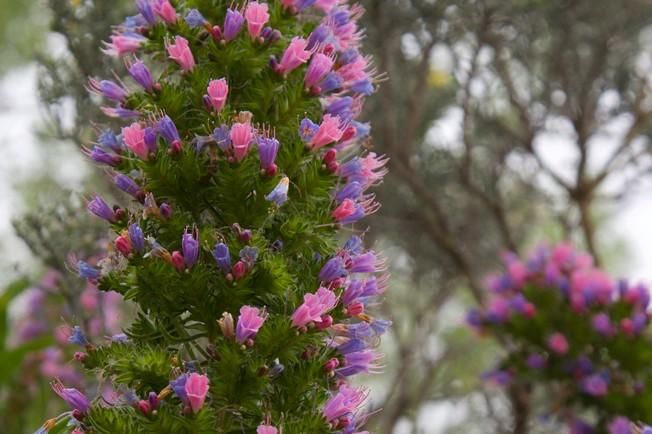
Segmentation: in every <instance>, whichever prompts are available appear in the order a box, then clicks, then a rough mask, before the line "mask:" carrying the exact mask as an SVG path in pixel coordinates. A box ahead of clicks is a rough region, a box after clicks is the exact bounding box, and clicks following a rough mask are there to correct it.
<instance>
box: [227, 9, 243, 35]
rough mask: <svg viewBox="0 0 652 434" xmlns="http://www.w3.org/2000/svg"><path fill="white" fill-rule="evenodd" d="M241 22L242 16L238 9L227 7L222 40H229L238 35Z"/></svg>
mask: <svg viewBox="0 0 652 434" xmlns="http://www.w3.org/2000/svg"><path fill="white" fill-rule="evenodd" d="M243 24H244V17H243V16H242V14H241V13H240V11H238V10H233V9H231V8H229V9H228V10H227V11H226V18H225V19H224V33H223V36H224V40H226V41H230V40H232V39H233V38H235V37H236V36H238V33H240V30H242V25H243Z"/></svg>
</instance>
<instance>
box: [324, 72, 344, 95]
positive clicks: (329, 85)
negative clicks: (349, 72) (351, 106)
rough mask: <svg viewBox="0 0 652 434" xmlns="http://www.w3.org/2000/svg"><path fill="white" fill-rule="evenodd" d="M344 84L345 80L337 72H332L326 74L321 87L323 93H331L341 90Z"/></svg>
mask: <svg viewBox="0 0 652 434" xmlns="http://www.w3.org/2000/svg"><path fill="white" fill-rule="evenodd" d="M343 84H344V79H343V78H342V77H341V76H340V75H339V74H338V73H337V72H334V71H331V72H329V73H328V74H326V77H324V79H323V80H322V82H321V84H320V86H319V87H321V90H322V92H323V93H329V92H334V91H336V90H339V89H341V88H342V85H343Z"/></svg>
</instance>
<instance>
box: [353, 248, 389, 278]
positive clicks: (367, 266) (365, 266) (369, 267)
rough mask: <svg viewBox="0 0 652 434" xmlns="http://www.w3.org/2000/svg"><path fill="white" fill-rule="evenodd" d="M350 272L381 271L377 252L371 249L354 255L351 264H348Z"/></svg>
mask: <svg viewBox="0 0 652 434" xmlns="http://www.w3.org/2000/svg"><path fill="white" fill-rule="evenodd" d="M347 269H348V270H349V272H350V273H375V272H377V271H381V264H380V263H379V261H378V257H377V256H376V252H374V251H372V250H370V251H368V252H366V253H363V254H361V255H357V256H352V257H351V264H350V265H349V266H347Z"/></svg>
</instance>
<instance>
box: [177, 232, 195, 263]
mask: <svg viewBox="0 0 652 434" xmlns="http://www.w3.org/2000/svg"><path fill="white" fill-rule="evenodd" d="M181 250H182V251H183V260H184V262H185V263H186V267H188V268H191V267H192V266H193V265H195V263H196V262H197V259H199V241H197V238H196V237H195V236H194V235H193V234H183V237H182V239H181Z"/></svg>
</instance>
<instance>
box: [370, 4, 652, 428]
mask: <svg viewBox="0 0 652 434" xmlns="http://www.w3.org/2000/svg"><path fill="white" fill-rule="evenodd" d="M365 6H366V8H367V14H366V20H367V27H368V29H369V30H368V32H367V35H368V38H367V43H368V45H369V47H370V48H371V50H372V52H373V53H374V54H375V56H376V62H377V65H378V68H379V69H380V70H382V71H386V72H387V74H388V80H387V81H386V82H384V83H382V85H381V86H380V90H379V96H380V98H378V99H377V100H376V101H372V102H371V104H369V105H368V110H369V113H370V117H371V119H372V120H373V121H374V124H375V125H376V126H377V128H378V129H380V132H379V134H378V140H377V141H376V142H375V146H376V149H377V150H379V151H380V152H386V153H388V154H389V155H390V157H391V162H390V166H391V171H390V173H391V176H390V178H389V179H388V181H387V182H386V183H385V184H384V186H383V189H382V191H381V195H380V196H381V198H382V200H383V202H384V203H385V208H386V211H385V212H384V213H383V215H382V216H381V217H378V219H377V220H378V221H376V222H374V229H375V232H374V234H375V236H376V237H377V238H378V239H379V241H381V242H383V243H387V244H390V245H392V246H396V248H397V249H399V250H400V251H401V252H403V253H404V257H403V258H401V260H400V263H399V264H394V267H395V268H394V269H395V270H397V272H395V275H396V274H401V275H402V276H405V275H410V277H411V279H410V280H409V281H408V282H406V284H405V285H404V288H405V291H404V292H402V293H400V294H394V295H390V299H389V303H388V305H387V309H388V310H391V311H393V312H397V316H396V317H395V322H396V328H395V330H396V333H398V334H399V335H398V336H397V337H396V339H395V340H394V341H392V342H394V343H395V345H396V351H395V352H393V353H392V354H393V355H394V356H393V358H392V359H390V360H388V361H387V365H388V366H394V368H392V369H391V371H390V373H394V374H395V377H394V378H395V381H394V383H393V384H395V385H396V387H394V388H392V389H391V391H390V392H389V393H388V394H387V396H386V397H385V399H384V400H383V399H382V398H381V401H380V402H379V403H378V405H379V406H382V407H384V408H385V411H384V412H383V413H382V414H381V415H380V416H379V418H380V419H379V422H378V428H377V431H378V432H387V433H389V432H391V430H392V429H393V427H394V426H395V425H396V423H397V422H398V421H399V420H401V419H402V418H403V419H407V420H413V421H414V420H416V418H417V416H418V411H419V409H420V408H422V406H423V405H424V403H428V402H433V401H434V402H436V401H438V399H439V397H440V396H441V395H440V393H439V387H437V386H432V385H430V384H428V381H426V382H422V381H420V380H421V379H423V378H426V379H429V380H430V379H432V380H433V381H434V380H435V379H438V378H439V382H441V377H439V376H441V375H443V374H442V373H443V372H446V367H447V366H460V365H459V359H458V360H456V359H455V355H456V354H458V355H459V354H461V355H462V356H461V357H460V359H461V360H465V359H466V360H468V358H465V357H464V355H465V354H467V352H466V351H465V350H467V349H468V345H469V341H468V340H466V339H460V335H459V334H460V333H462V332H460V331H453V332H450V331H449V333H452V336H453V337H454V339H447V340H446V339H445V337H446V336H447V334H446V333H441V332H440V331H439V328H440V327H441V322H440V321H438V320H437V318H438V315H439V314H440V312H442V311H441V309H442V307H443V306H450V305H451V304H453V305H454V304H455V303H459V302H460V301H461V302H465V301H468V300H469V299H472V300H473V302H474V303H479V304H482V303H483V302H484V299H485V296H484V291H483V289H482V280H483V276H484V275H485V274H486V273H487V272H488V271H489V270H491V269H493V268H495V267H496V266H497V252H499V251H501V250H511V251H515V252H519V251H522V250H523V249H524V248H525V246H528V245H529V244H531V243H532V242H533V240H535V239H537V238H540V237H542V236H544V235H546V236H548V237H549V238H552V239H562V238H564V239H570V240H574V241H577V242H578V243H580V244H582V245H585V246H586V248H587V249H588V250H589V251H590V252H591V253H592V254H593V255H594V256H595V257H596V260H597V261H598V263H600V262H603V261H604V260H605V258H606V257H607V256H608V252H609V248H613V244H610V243H612V242H613V241H611V240H610V241H607V240H606V239H605V237H603V236H601V234H602V232H601V228H603V227H604V226H605V222H606V220H605V219H604V218H601V217H605V216H607V215H608V214H609V213H610V211H611V210H613V209H617V208H618V207H619V206H621V204H622V200H623V198H624V197H625V196H626V194H627V193H628V192H629V191H631V189H632V187H633V186H634V184H635V183H637V182H638V181H640V180H641V179H642V177H643V176H644V175H646V174H647V172H648V171H649V163H650V160H649V155H648V154H649V140H648V128H649V121H650V116H649V96H648V93H649V85H648V75H649V73H648V71H649V58H648V55H647V54H646V50H647V49H648V48H649V44H648V39H647V38H646V29H647V26H648V25H649V23H650V20H649V16H650V15H649V12H650V5H649V4H648V3H646V2H622V1H617V2H600V7H597V6H596V3H595V2H591V1H586V2H584V1H581V2H564V1H555V2H542V1H516V0H514V1H508V2H504V1H500V2H498V1H496V2H494V1H467V2H461V3H460V2H446V1H443V2H441V1H438V2H429V1H416V0H414V1H409V0H398V1H384V2H365ZM552 147H554V149H555V150H556V151H557V153H555V152H553V151H550V148H552ZM562 155H563V157H562ZM561 158H564V161H563V163H562V162H560V159H561ZM568 160H570V164H566V163H567V161H568ZM407 228H418V229H416V230H408V229H407ZM393 257H395V258H396V257H400V255H393ZM406 272H407V274H406ZM463 288H464V289H466V291H461V290H462V289H463ZM415 299H416V300H417V301H416V302H414V300H415ZM405 300H410V302H409V303H407V305H408V306H410V307H409V308H401V306H405V305H406V302H405ZM448 311H450V310H448ZM415 331H416V332H415ZM433 339H434V340H435V341H436V342H438V343H439V345H441V342H442V339H444V341H445V342H446V345H445V346H444V349H441V347H440V346H438V350H437V351H435V352H434V354H433V350H432V345H428V343H432V342H433ZM472 345H475V343H474V344H472ZM453 372H457V371H456V370H454V371H453ZM466 372H471V371H466ZM411 373H415V375H414V377H412V381H410V377H411V375H410V374H411ZM416 383H418V384H419V386H420V387H417V386H416ZM446 383H447V382H446V381H444V384H446ZM451 384H455V383H451ZM510 395H511V397H510V398H511V406H512V414H513V418H512V419H511V420H501V417H498V418H497V419H498V420H497V421H496V422H495V424H496V425H495V427H496V430H497V431H499V432H506V431H512V432H531V431H530V430H532V429H534V428H533V427H531V426H530V425H529V420H530V417H529V415H530V414H532V412H531V411H530V406H531V399H530V397H529V395H528V394H527V393H525V391H523V390H520V389H519V388H518V387H516V388H513V389H512V390H511V393H510ZM449 396H450V395H449ZM473 396H475V395H471V397H473ZM465 402H467V403H468V405H469V406H471V407H472V406H473V403H474V402H478V401H477V400H475V399H471V398H469V399H467V400H465ZM479 402H483V401H482V400H480V401H479ZM484 403H485V404H486V408H484V409H483V410H482V412H483V413H484V414H490V413H491V412H492V408H491V407H492V405H493V404H496V405H500V404H499V403H496V401H495V400H491V399H489V400H485V401H484ZM537 412H538V410H534V413H537ZM498 413H499V416H501V415H502V416H505V413H504V411H502V412H501V411H499V412H498ZM484 432H486V431H484Z"/></svg>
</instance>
